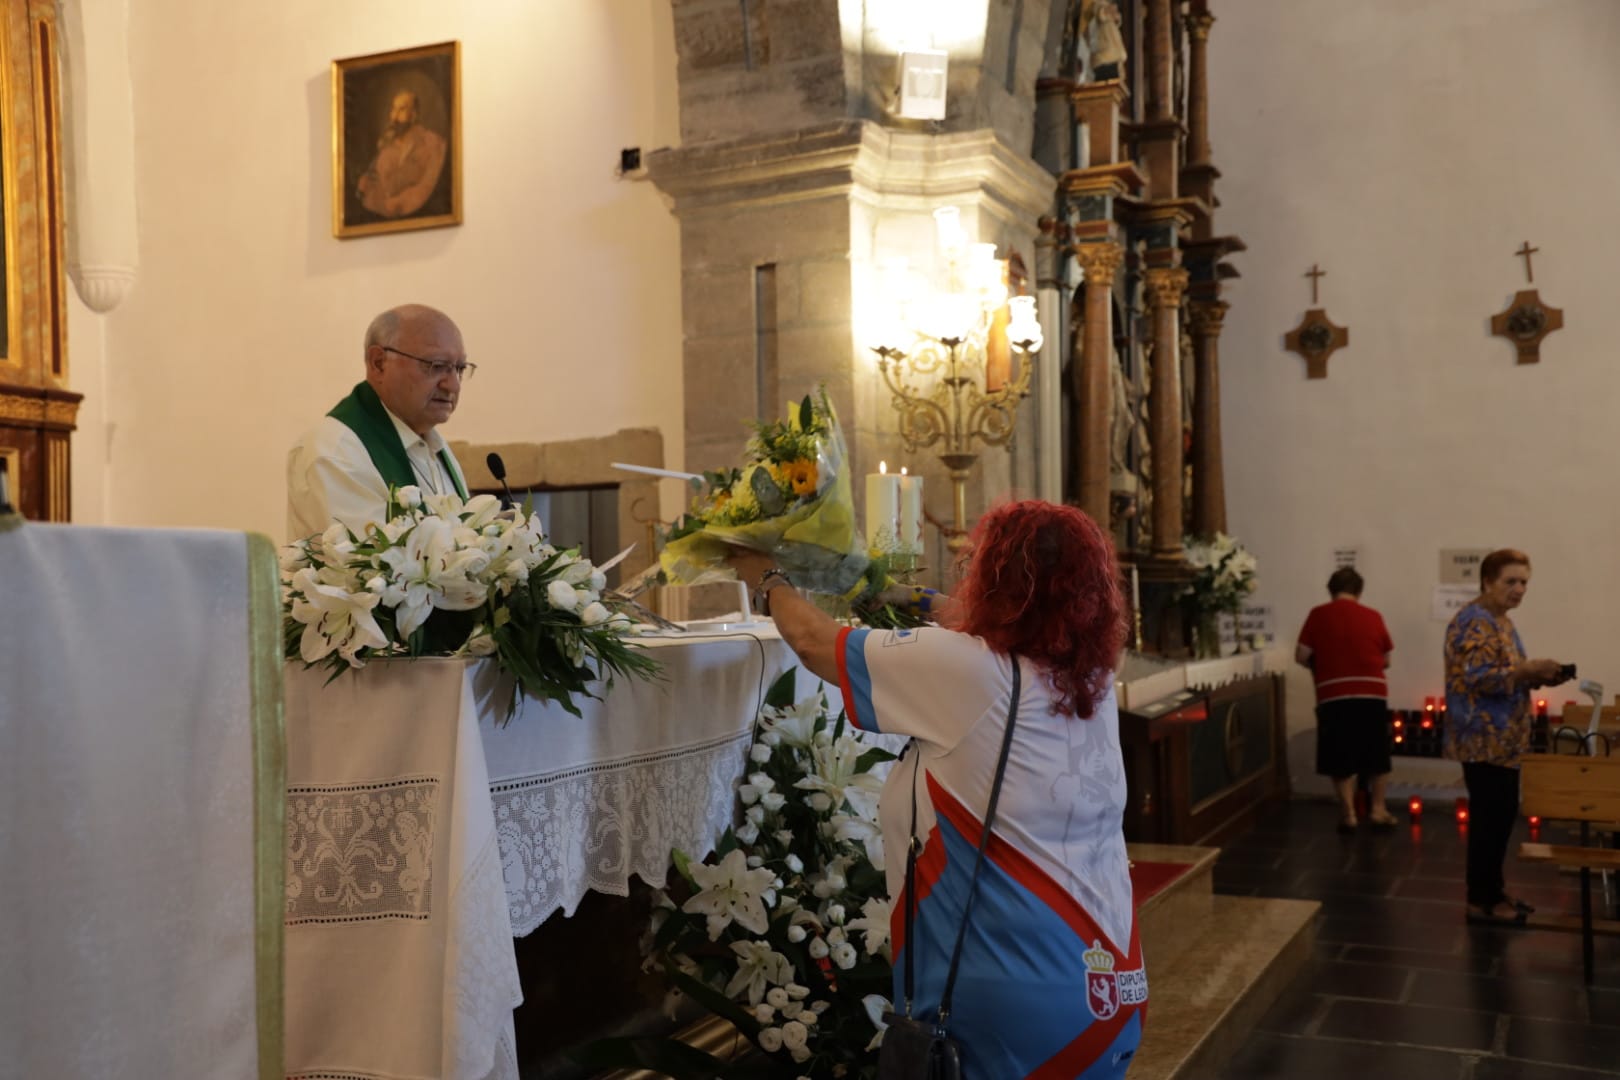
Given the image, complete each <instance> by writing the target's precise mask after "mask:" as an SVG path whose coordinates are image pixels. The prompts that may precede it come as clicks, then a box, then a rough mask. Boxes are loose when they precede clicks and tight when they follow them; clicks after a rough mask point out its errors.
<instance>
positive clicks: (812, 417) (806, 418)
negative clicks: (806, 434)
mask: <svg viewBox="0 0 1620 1080" xmlns="http://www.w3.org/2000/svg"><path fill="white" fill-rule="evenodd" d="M815 422H816V410H815V409H814V408H813V407H812V406H811V404H810V395H809V394H806V395H804V400H803V401H801V402H799V427H801V428H803V429H804V430H805V431H809V430H810V428H811V427H812V426H814V424H815Z"/></svg>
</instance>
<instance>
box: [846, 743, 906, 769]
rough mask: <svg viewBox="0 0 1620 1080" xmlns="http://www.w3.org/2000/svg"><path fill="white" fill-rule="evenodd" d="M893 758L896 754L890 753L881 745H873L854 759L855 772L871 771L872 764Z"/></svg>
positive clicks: (892, 759)
mask: <svg viewBox="0 0 1620 1080" xmlns="http://www.w3.org/2000/svg"><path fill="white" fill-rule="evenodd" d="M894 760H896V755H894V754H891V753H890V752H889V751H887V750H885V749H883V747H881V746H874V747H872V749H870V750H868V751H867V752H866V753H864V754H862V755H861V756H860V757H858V758H856V759H855V771H856V772H857V773H864V772H871V771H872V767H873V766H874V765H877V764H879V763H881V762H884V761H894Z"/></svg>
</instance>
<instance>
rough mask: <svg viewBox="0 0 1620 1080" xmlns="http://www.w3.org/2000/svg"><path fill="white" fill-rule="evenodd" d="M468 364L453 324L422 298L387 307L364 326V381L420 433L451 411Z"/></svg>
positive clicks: (469, 367)
mask: <svg viewBox="0 0 1620 1080" xmlns="http://www.w3.org/2000/svg"><path fill="white" fill-rule="evenodd" d="M473 369H474V365H472V364H469V363H467V350H466V349H465V348H464V347H463V346H462V343H461V331H460V330H459V329H457V328H456V324H455V323H454V322H452V321H451V319H450V316H448V315H446V314H445V313H444V312H442V311H439V310H437V309H435V308H430V307H428V306H427V305H425V304H402V305H400V306H399V307H396V308H390V309H389V310H387V311H385V312H383V313H382V314H381V315H378V316H377V317H376V318H375V319H373V320H371V325H370V326H369V327H367V328H366V382H368V383H370V384H371V388H372V389H373V390H375V391H377V396H378V397H379V398H381V399H382V403H383V404H384V405H386V406H387V407H388V411H389V412H391V413H393V414H394V415H395V416H397V417H399V418H400V419H401V420H403V421H404V422H405V423H406V424H407V425H408V426H409V427H410V429H411V430H412V431H414V432H416V433H417V434H418V435H421V436H422V437H424V438H426V437H427V435H428V433H429V432H431V431H432V430H433V429H434V428H435V427H437V426H438V425H440V424H442V423H444V422H445V421H446V420H448V419H450V414H451V413H453V412H455V411H456V402H457V401H458V400H459V399H460V397H461V384H462V383H463V382H464V381H466V379H467V378H468V377H469V376H471V375H472V373H473Z"/></svg>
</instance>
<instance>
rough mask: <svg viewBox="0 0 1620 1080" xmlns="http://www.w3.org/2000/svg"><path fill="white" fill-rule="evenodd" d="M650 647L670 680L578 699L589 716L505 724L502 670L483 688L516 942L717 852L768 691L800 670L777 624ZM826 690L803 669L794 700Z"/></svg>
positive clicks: (623, 685)
mask: <svg viewBox="0 0 1620 1080" xmlns="http://www.w3.org/2000/svg"><path fill="white" fill-rule="evenodd" d="M643 644H645V645H646V646H648V648H649V649H650V650H652V652H653V655H654V657H655V659H657V660H658V662H659V663H660V664H662V665H663V669H664V670H663V677H662V678H661V679H659V680H658V681H657V682H623V681H621V682H619V683H618V684H617V685H615V686H614V688H613V690H612V692H611V693H610V694H609V695H607V698H606V700H604V701H589V700H584V701H580V702H579V703H578V704H579V706H580V711H581V712H582V713H583V714H584V716H583V718H580V717H575V716H571V715H569V714H568V713H567V712H565V711H564V710H563V709H561V708H559V707H557V706H555V705H541V704H540V703H538V702H535V701H533V700H525V701H523V703H522V706H521V709H520V711H519V713H518V715H516V716H514V717H513V718H512V720H511V722H510V723H508V724H506V725H505V726H500V724H499V718H500V715H501V711H500V707H499V706H498V705H497V704H496V703H495V701H494V700H492V698H493V697H494V696H495V695H494V694H493V691H494V688H495V685H496V681H497V679H498V676H497V674H496V673H495V671H494V670H493V665H488V664H485V665H481V668H482V670H480V671H479V672H478V673H477V675H476V677H475V683H476V685H477V687H478V689H479V701H480V708H479V730H480V732H481V733H482V735H483V743H484V754H485V758H486V759H487V760H488V762H489V774H490V793H491V795H492V796H493V798H494V806H495V821H496V828H497V830H498V831H499V833H500V838H501V860H502V862H503V863H504V865H505V870H506V898H507V903H508V904H509V906H510V912H511V919H512V933H513V934H514V935H516V936H518V937H522V936H524V935H526V934H529V933H531V932H533V930H534V929H535V927H537V926H539V925H540V924H541V923H542V922H544V921H545V920H546V919H547V918H548V917H549V916H550V915H551V914H552V913H553V912H556V911H559V910H560V911H562V912H563V913H564V914H572V913H573V911H574V908H575V907H577V906H578V904H579V902H580V901H581V900H582V899H584V897H585V893H586V892H587V891H589V890H594V891H596V892H601V893H608V894H611V895H614V896H626V895H628V894H629V891H630V877H631V875H638V876H640V877H641V878H642V880H644V881H647V882H650V883H652V884H654V885H662V884H663V881H664V874H665V872H666V871H667V870H668V869H669V853H670V850H671V849H672V848H679V849H680V850H682V851H684V852H686V853H687V854H688V855H690V856H692V857H693V858H694V859H698V858H702V857H703V856H704V855H706V854H708V853H709V852H710V851H712V850H713V849H714V844H715V841H716V840H718V839H719V837H720V833H721V832H722V831H724V829H725V827H726V826H727V825H728V824H730V823H731V820H732V813H733V807H734V805H735V800H734V794H733V793H734V791H735V789H736V784H737V781H738V779H739V778H740V777H741V776H742V775H743V773H744V771H745V770H746V766H747V759H748V746H749V738H750V733H751V732H752V730H753V723H754V718H755V716H756V715H757V714H758V711H759V706H760V704H761V703H762V701H763V697H764V692H765V690H766V689H768V688H769V687H770V684H771V683H772V682H773V681H775V679H776V678H777V676H779V675H780V674H781V673H782V672H783V671H785V670H787V669H788V668H790V667H795V666H797V661H796V660H795V658H794V656H793V653H792V652H791V651H790V650H789V649H788V647H787V645H786V644H785V643H784V642H783V641H782V639H781V638H780V637H779V636H778V635H777V633H776V629H775V627H773V626H771V625H770V624H768V623H767V624H762V625H761V626H760V627H759V628H758V629H757V630H752V631H749V632H747V633H744V634H736V635H726V636H709V637H677V638H649V639H646V640H645V641H644V642H643ZM820 685H821V680H819V679H817V678H816V677H815V676H813V675H811V674H810V673H809V672H807V671H804V670H802V669H801V670H800V672H799V675H798V683H797V686H796V690H797V694H798V696H799V697H804V696H806V695H807V694H809V693H811V692H812V691H813V690H814V688H816V687H818V686H820ZM835 692H836V691H835ZM832 704H833V707H834V708H835V709H836V708H838V707H840V706H839V703H838V701H837V700H836V698H834V699H833V700H832Z"/></svg>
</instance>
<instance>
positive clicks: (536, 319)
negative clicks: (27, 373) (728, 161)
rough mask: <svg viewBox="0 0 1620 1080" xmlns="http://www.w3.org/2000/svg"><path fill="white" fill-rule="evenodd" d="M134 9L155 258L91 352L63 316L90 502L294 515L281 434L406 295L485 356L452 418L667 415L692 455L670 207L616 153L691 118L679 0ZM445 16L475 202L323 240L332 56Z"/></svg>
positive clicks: (362, 0) (524, 436) (210, 514)
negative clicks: (394, 229) (86, 417)
mask: <svg viewBox="0 0 1620 1080" xmlns="http://www.w3.org/2000/svg"><path fill="white" fill-rule="evenodd" d="M130 24H131V25H130V32H131V40H130V52H131V58H130V59H131V72H132V83H133V87H132V92H133V96H134V107H135V125H136V139H137V151H136V174H137V176H136V179H137V196H138V200H139V204H138V205H139V223H140V251H141V267H140V277H139V280H138V281H137V283H136V285H135V288H134V290H133V291H132V293H131V295H130V296H129V298H128V299H127V300H126V301H125V302H124V304H123V305H122V306H120V307H119V308H118V309H117V310H115V311H114V312H113V313H112V314H111V315H109V316H107V317H106V318H105V327H104V349H103V350H102V351H101V352H100V353H99V354H98V353H97V352H96V350H97V348H98V345H100V344H101V343H100V342H98V341H97V340H96V338H97V334H96V333H94V332H93V330H92V332H89V333H87V332H85V331H84V329H83V324H84V323H85V322H86V321H87V320H91V319H95V318H96V317H95V316H89V315H88V314H87V313H85V312H83V311H79V312H78V313H77V314H76V315H75V317H74V323H73V327H72V328H73V329H74V331H75V336H74V339H73V348H74V349H75V353H74V366H75V372H76V373H77V377H76V380H75V381H76V382H79V384H80V388H81V389H84V390H85V391H86V392H87V393H90V394H97V393H100V392H101V388H100V387H99V386H95V385H89V384H85V383H83V382H82V380H83V379H84V378H89V377H91V376H92V372H94V371H95V369H97V368H98V367H102V366H104V370H105V378H106V398H105V401H104V402H101V403H97V404H95V405H91V406H88V408H89V409H90V411H91V412H92V416H93V418H94V419H96V420H97V422H101V421H105V422H106V423H108V424H110V425H111V430H112V432H113V435H112V439H111V444H110V447H109V448H108V450H107V453H106V454H105V455H102V457H103V460H105V459H106V458H107V457H109V456H110V463H108V464H100V463H98V461H97V460H96V457H97V454H94V453H89V452H87V451H90V450H92V449H93V448H94V443H95V442H96V436H95V433H93V432H87V433H86V435H88V436H89V437H88V438H87V437H85V436H84V435H82V436H81V439H80V443H79V452H78V462H77V466H76V469H75V483H76V487H77V498H76V500H75V502H76V511H78V512H79V518H80V520H104V521H106V522H108V523H111V524H120V525H198V526H223V527H230V528H247V529H257V530H261V531H263V532H266V533H269V534H270V535H271V536H273V537H277V538H280V537H281V534H282V531H283V529H284V522H283V514H284V505H285V487H284V477H283V469H284V464H285V457H286V452H287V448H288V446H289V445H290V444H291V443H292V442H293V440H294V439H296V438H297V437H298V435H299V434H300V433H301V431H302V430H303V429H304V428H306V427H307V426H308V425H309V424H310V423H311V422H313V420H314V419H315V418H316V417H317V416H319V415H320V414H321V413H323V412H324V411H325V410H326V409H327V408H328V407H330V406H331V404H332V403H333V402H334V401H336V400H337V399H338V398H339V397H341V396H342V395H343V394H344V393H345V392H346V391H347V390H348V388H349V387H350V386H351V385H352V384H353V383H354V382H356V381H357V380H358V379H359V378H360V376H361V348H360V346H361V339H362V336H363V333H364V330H365V326H366V323H367V322H368V321H369V320H370V319H371V317H372V316H373V315H374V314H375V313H376V312H378V311H380V310H382V309H383V308H386V307H389V306H391V305H393V304H395V303H400V302H404V301H422V302H425V303H429V304H433V305H436V306H439V307H441V308H443V309H445V310H446V311H448V312H449V313H450V314H451V315H452V316H453V317H454V318H455V319H456V320H457V321H458V322H459V324H460V325H461V328H462V331H463V334H464V336H465V339H466V342H467V348H468V354H469V356H470V357H471V358H472V359H474V360H476V361H477V362H478V364H479V373H478V376H477V378H476V380H474V381H473V382H471V383H469V384H468V385H467V387H466V389H465V391H464V395H463V399H462V404H461V406H460V408H459V409H458V410H457V413H456V415H455V417H454V418H453V419H452V420H451V421H450V422H449V423H448V424H446V425H445V427H444V429H443V430H444V433H445V434H446V435H447V436H448V437H450V438H461V439H469V440H472V441H476V442H499V441H505V440H536V441H539V440H549V439H564V438H574V437H581V436H589V435H599V434H605V433H609V432H612V431H614V430H616V429H618V428H621V427H627V426H653V427H657V428H660V429H661V430H662V431H663V433H664V439H665V450H666V455H667V458H668V460H670V461H672V462H676V463H678V462H679V461H680V459H681V453H682V431H681V380H680V370H681V369H680V362H681V358H680V313H679V310H680V309H679V303H680V276H679V247H678V244H679V240H678V233H677V227H676V223H675V221H674V219H673V218H672V217H671V216H670V214H669V213H668V212H667V211H666V209H665V208H664V206H663V204H662V201H661V200H660V198H659V196H658V195H657V193H656V192H655V191H654V189H653V188H652V186H651V185H650V184H649V183H646V182H634V181H629V180H619V179H617V178H616V177H615V176H614V169H615V167H616V165H617V164H618V153H619V149H620V148H621V147H627V146H640V147H642V148H643V150H652V149H654V148H656V147H658V146H662V145H667V144H671V143H673V142H675V141H676V139H677V136H678V126H677V117H676V111H675V110H676V94H675V50H674V41H673V31H672V24H671V16H670V11H669V5H668V0H480V2H479V3H476V4H473V3H449V4H446V3H443V2H442V0H441V2H436V3H429V2H425V0H346V2H345V3H342V4H333V3H330V2H328V0H288V2H286V3H278V4H269V5H266V4H237V3H211V2H207V0H145V2H143V3H141V4H138V5H134V6H133V7H132V10H131V18H130ZM451 39H456V40H459V41H460V42H461V44H462V95H463V100H462V123H463V132H464V154H463V168H464V174H463V175H464V182H465V193H466V194H465V224H463V225H462V226H460V227H457V228H449V229H436V230H427V231H420V232H413V233H402V234H395V235H389V236H380V237H367V238H361V239H354V240H343V241H339V240H336V239H334V238H333V236H332V232H331V190H332V183H331V104H330V64H331V61H332V60H333V59H335V58H340V57H347V56H356V55H362V54H366V53H373V52H381V51H386V50H391V49H397V48H405V47H410V46H415V45H424V44H430V43H434V42H440V41H446V40H451ZM87 354H88V355H87ZM98 409H99V411H100V415H99V416H94V414H95V413H96V411H97V410H98ZM100 430H101V432H102V433H103V434H102V435H101V441H102V442H103V443H105V441H106V439H105V434H104V433H105V430H106V429H105V428H102V429H100ZM103 497H104V508H102V509H101V510H100V512H99V514H98V507H97V505H96V501H97V500H100V499H102V498H103Z"/></svg>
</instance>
